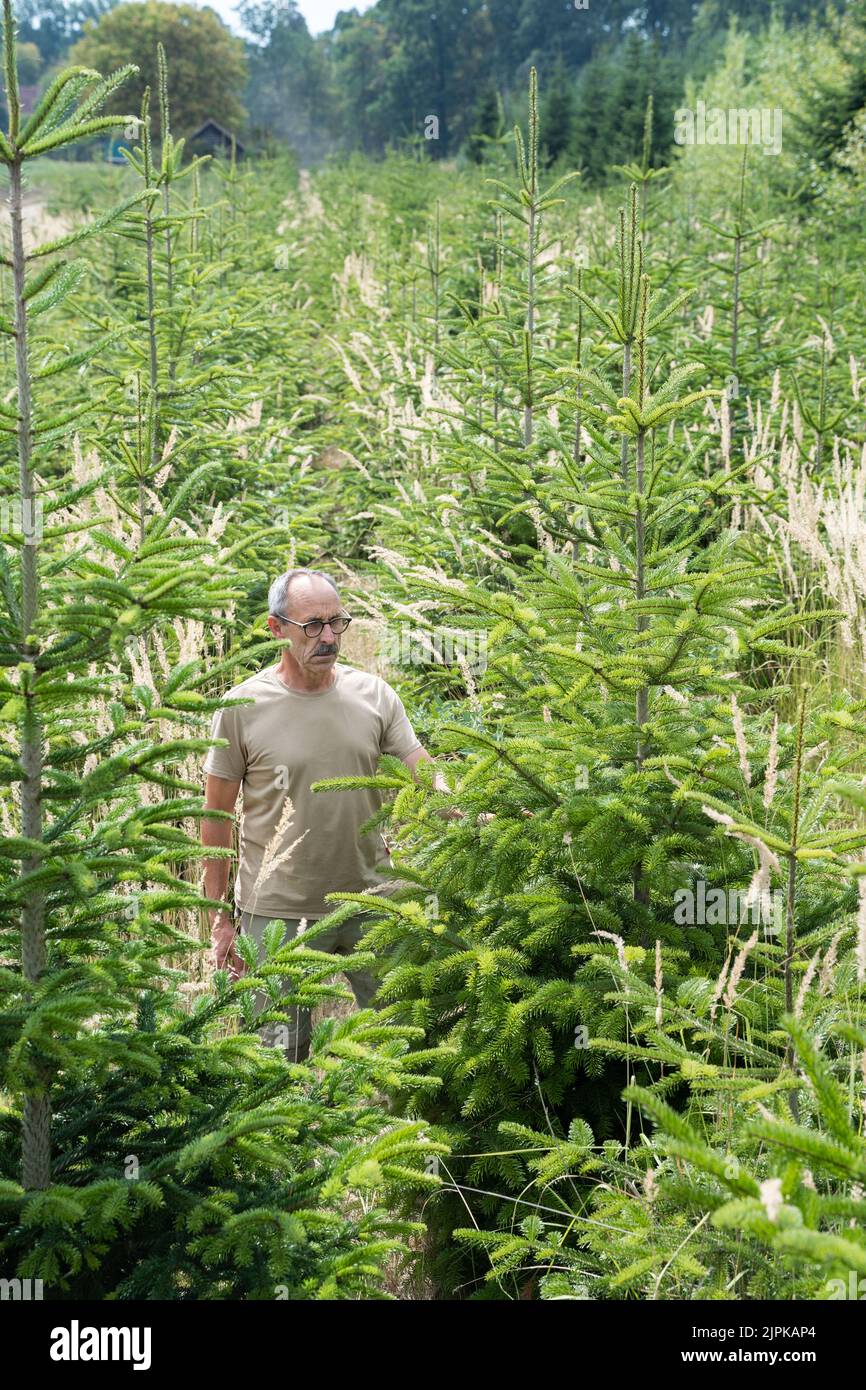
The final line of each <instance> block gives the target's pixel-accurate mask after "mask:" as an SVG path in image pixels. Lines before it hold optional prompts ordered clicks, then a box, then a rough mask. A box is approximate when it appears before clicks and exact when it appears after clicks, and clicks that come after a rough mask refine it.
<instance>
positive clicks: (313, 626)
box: [273, 613, 352, 637]
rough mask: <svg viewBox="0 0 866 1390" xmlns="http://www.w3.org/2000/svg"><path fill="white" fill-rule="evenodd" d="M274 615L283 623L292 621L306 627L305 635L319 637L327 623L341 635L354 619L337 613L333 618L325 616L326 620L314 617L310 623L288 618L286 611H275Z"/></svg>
mask: <svg viewBox="0 0 866 1390" xmlns="http://www.w3.org/2000/svg"><path fill="white" fill-rule="evenodd" d="M273 616H274V617H275V618H279V619H280V621H281V622H283V623H291V624H292V626H293V627H302V628H303V629H304V636H305V637H318V635H319V633H320V632H321V631H322V630H323V628H324V626H325V623H329V624H330V627H331V631H332V632H333V633H334V634H335V636H339V634H340V633H341V632H345V631H346V628H347V627H348V626H349V623H350V622H351V621H352V619H351V618H347V617H345V616H342V615H340V614H339V613H335V614H334V616H333V618H325V619H324V620H322V619H321V618H312V619H311V620H310V622H308V623H296V622H295V620H294V618H287V617H286V616H285V614H284V613H274V615H273Z"/></svg>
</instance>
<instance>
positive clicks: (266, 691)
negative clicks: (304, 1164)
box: [202, 569, 462, 1061]
mask: <svg viewBox="0 0 866 1390" xmlns="http://www.w3.org/2000/svg"><path fill="white" fill-rule="evenodd" d="M268 610H269V617H268V627H269V629H270V631H271V633H272V634H273V636H274V637H276V638H288V639H289V641H290V643H291V645H290V646H286V647H283V649H282V655H281V659H280V661H279V663H278V664H277V665H276V666H271V667H267V668H266V669H265V670H263V671H260V672H259V673H258V674H257V675H255V676H251V677H249V678H248V679H247V680H245V681H241V683H240V684H239V685H237V686H235V687H234V688H233V689H232V690H230V691H229V692H228V695H227V696H226V698H227V699H243V698H247V699H250V698H252V699H253V700H254V701H255V703H254V704H248V705H235V706H234V707H232V708H228V709H220V710H217V712H216V713H215V715H214V718H213V723H212V729H211V732H212V736H213V737H214V738H224V739H227V740H228V747H224V748H211V749H210V750H209V752H208V754H207V757H206V759H205V762H204V770H205V772H206V774H207V779H206V787H205V806H206V807H207V809H208V810H215V811H228V812H233V811H234V809H235V803H236V801H237V797H238V792H239V790H240V788H241V786H242V787H243V810H242V812H241V818H240V824H239V855H238V871H237V877H236V879H235V884H234V896H235V903H236V907H237V911H238V914H239V923H238V924H237V925H236V923H235V921H234V919H233V917H232V914H231V913H229V912H227V911H225V910H224V909H221V910H220V909H212V910H211V912H210V921H211V937H212V941H213V946H214V959H215V962H216V965H217V968H218V969H219V968H223V967H228V969H229V970H230V972H231V973H232V974H233V975H234V976H237V975H238V974H240V973H241V972H242V971H243V962H242V961H241V958H240V956H239V955H238V952H237V949H236V945H235V940H236V935H237V932H238V930H240V931H243V932H244V933H245V934H247V935H249V936H250V937H252V938H253V939H254V940H255V942H256V943H257V945H258V947H259V952H260V955H261V953H262V949H263V940H262V938H263V933H264V929H265V926H266V925H267V923H268V922H269V921H271V920H272V919H274V918H280V919H282V920H283V922H284V923H285V926H286V929H287V931H288V934H289V936H290V937H294V936H295V935H296V934H297V932H298V929H299V926H300V923H301V920H302V919H304V918H306V920H307V921H308V922H309V921H312V920H315V919H317V918H320V917H324V916H326V915H327V913H328V912H330V911H333V904H328V903H326V902H325V900H324V895H325V894H326V893H330V892H359V891H362V890H363V889H365V888H374V887H376V886H377V885H378V884H381V883H385V882H388V880H386V879H385V877H384V875H382V874H381V873H380V872H379V871H378V869H377V862H378V861H379V860H380V859H381V857H382V842H381V839H380V837H378V836H375V835H373V834H369V833H368V834H366V835H359V833H358V832H359V828H360V826H361V825H363V823H364V822H365V821H366V820H368V819H369V818H370V816H372V815H373V814H374V812H375V811H376V810H377V809H378V808H379V807H380V806H381V804H382V800H383V798H382V794H381V793H380V792H377V791H375V790H372V789H366V788H362V789H353V790H346V791H332V792H319V793H316V792H311V791H310V784H311V783H312V782H316V781H321V780H323V779H325V778H329V777H351V776H370V775H372V774H373V773H374V772H375V771H376V764H377V762H378V759H379V755H380V753H390V754H393V755H394V756H396V757H398V758H400V759H402V761H403V762H404V763H405V764H406V766H407V767H408V768H409V769H410V770H412V771H413V773H414V769H415V767H416V766H417V764H418V763H419V762H420V761H422V759H423V760H426V761H428V762H432V761H433V759H432V758H431V757H430V754H429V753H427V751H426V750H425V749H424V748H422V747H421V744H420V743H419V742H418V739H417V737H416V736H415V732H414V730H413V728H412V725H411V724H410V722H409V719H408V717H407V715H406V711H405V709H404V708H403V704H402V701H401V700H400V698H399V696H398V695H397V693H396V691H394V690H393V689H392V688H391V686H390V685H388V683H387V682H386V681H384V680H382V679H381V677H379V676H375V675H372V674H370V673H369V672H366V671H357V670H355V669H354V668H353V667H351V666H345V665H343V664H342V663H341V662H339V661H338V660H337V658H338V656H339V652H340V640H341V637H342V634H343V632H344V631H345V630H346V628H347V627H348V625H349V623H350V622H351V618H349V617H348V615H346V614H345V613H344V612H343V610H342V606H341V604H340V595H339V591H338V589H337V586H336V584H335V583H334V581H333V580H332V579H330V578H329V577H328V575H326V574H322V573H321V571H319V570H304V569H295V570H289V571H288V572H287V573H286V574H283V575H280V577H279V578H278V579H275V580H274V582H273V584H272V585H271V587H270V591H269V593H268ZM436 786H437V788H438V789H439V790H447V789H448V788H447V784H446V783H445V782H444V780H443V779H442V778H441V775H440V774H437V779H436ZM446 815H448V816H452V815H457V816H460V815H462V812H460V811H459V810H457V809H456V808H455V809H454V810H452V811H449V812H447V813H446ZM231 835H232V822H231V821H229V820H218V821H217V820H209V819H207V818H203V819H202V844H204V845H206V846H211V847H216V846H220V847H224V848H230V847H231ZM228 864H229V861H228V859H227V858H221V859H209V860H205V867H204V892H205V895H206V896H207V897H208V898H211V899H215V900H218V901H224V900H225V899H226V896H227V895H226V887H227V883H228ZM364 921H365V918H364V916H363V915H360V916H356V917H352V918H350V919H349V920H348V921H347V922H345V923H344V924H343V925H342V926H341V927H338V928H336V929H334V930H333V931H332V932H327V933H325V934H324V935H323V936H320V937H318V938H317V939H316V943H315V945H316V949H317V950H322V951H332V952H335V953H336V954H340V955H348V954H350V953H351V951H352V949H353V948H354V946H355V944H356V943H357V941H358V940H359V938H360V936H361V932H362V925H363V923H364ZM347 973H348V977H349V981H350V983H351V986H352V990H353V993H354V995H355V1000H356V1002H357V1004H358V1007H359V1008H365V1007H366V1006H367V1005H368V1004H369V1003H370V1000H371V998H372V996H373V994H374V993H375V991H376V981H375V979H374V978H373V976H372V975H371V974H370V973H369V972H368V971H352V972H347ZM257 1004H258V1007H259V1008H262V1007H263V1006H264V1004H265V999H264V997H263V996H257ZM288 1022H289V1026H288V1028H285V1027H283V1028H281V1033H282V1036H283V1038H284V1039H285V1046H286V1051H287V1054H288V1056H289V1057H290V1059H292V1060H296V1061H301V1060H303V1059H304V1058H305V1057H306V1056H307V1054H308V1052H309V1044H310V1031H311V1028H310V1016H309V1012H308V1011H307V1010H300V1011H299V1010H297V1009H294V1010H292V1012H291V1014H290V1016H289V1020H288ZM261 1036H262V1037H263V1038H264V1039H265V1041H267V1042H271V1041H272V1038H273V1033H272V1031H271V1029H270V1028H264V1029H262V1030H261Z"/></svg>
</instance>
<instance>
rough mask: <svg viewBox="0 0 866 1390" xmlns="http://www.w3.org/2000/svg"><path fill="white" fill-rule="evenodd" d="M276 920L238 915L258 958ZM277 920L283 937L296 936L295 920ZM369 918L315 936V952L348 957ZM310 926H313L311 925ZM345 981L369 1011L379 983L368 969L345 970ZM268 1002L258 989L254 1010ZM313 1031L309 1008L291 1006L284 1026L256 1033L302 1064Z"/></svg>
mask: <svg viewBox="0 0 866 1390" xmlns="http://www.w3.org/2000/svg"><path fill="white" fill-rule="evenodd" d="M274 919H275V914H273V913H272V914H271V915H270V916H267V917H259V916H257V915H253V914H250V913H249V912H242V913H241V914H240V928H241V931H242V932H243V934H244V936H249V937H251V938H252V939H253V941H255V943H256V945H257V947H258V951H259V959H260V960H261V959H262V957H263V955H264V946H263V936H264V930H265V927H266V926H267V924H268V922H272V921H274ZM277 920H280V921H282V923H283V926H284V927H285V931H286V935H287V936H288V937H289V938H290V939H292V938H294V937H295V936H297V934H298V927H299V926H300V920H299V918H297V917H283V918H279V919H277ZM369 920H370V919H369V917H368V916H366V915H362V916H360V917H349V918H348V919H347V921H345V922H343V924H342V926H339V927H334V928H333V929H332V930H331V931H326V932H323V933H322V934H321V935H320V936H317V937H316V939H315V941H314V942H313V947H314V949H315V950H317V951H329V952H331V953H332V954H334V955H338V956H350V955H351V954H352V952H353V950H354V948H355V946H356V944H357V943H358V942H359V941H360V939H361V934H362V931H363V929H364V927H365V926H366V924H367V923H368V922H369ZM310 925H311V926H312V925H313V923H312V922H310ZM344 973H345V975H346V978H347V979H348V981H349V984H350V985H351V987H352V993H353V994H354V996H355V1003H356V1004H357V1005H358V1008H359V1009H366V1008H369V1007H370V1005H371V1001H372V999H373V995H374V994H375V993H376V990H377V988H378V984H379V982H378V980H376V979H375V977H374V976H373V975H371V974H370V972H369V971H368V970H348V969H347V970H346V971H345V972H344ZM284 988H285V989H286V990H289V989H290V988H291V982H290V981H288V980H287V981H286V982H285V984H284ZM269 1002H270V1001H269V1000H268V998H267V995H265V994H264V993H263V992H262V991H261V990H257V991H256V994H255V1005H256V1009H257V1011H260V1010H262V1009H264V1008H267V1007H269ZM311 1032H312V1022H311V1015H310V1010H309V1009H299V1008H294V1007H290V1008H288V1009H287V1010H286V1021H285V1023H266V1024H264V1025H263V1027H261V1028H260V1029H259V1030H258V1033H259V1037H260V1038H261V1040H262V1042H263V1043H265V1045H266V1046H268V1047H278V1046H279V1047H282V1048H283V1049H284V1051H285V1053H286V1056H287V1057H288V1059H289V1061H290V1062H303V1061H304V1059H305V1058H306V1057H307V1056H308V1055H309V1051H310V1034H311Z"/></svg>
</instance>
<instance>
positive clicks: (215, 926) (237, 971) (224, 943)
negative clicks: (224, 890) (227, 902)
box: [210, 908, 246, 980]
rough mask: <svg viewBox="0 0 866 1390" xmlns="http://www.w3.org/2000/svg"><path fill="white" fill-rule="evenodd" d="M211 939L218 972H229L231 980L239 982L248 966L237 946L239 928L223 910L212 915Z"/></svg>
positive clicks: (215, 910)
mask: <svg viewBox="0 0 866 1390" xmlns="http://www.w3.org/2000/svg"><path fill="white" fill-rule="evenodd" d="M210 939H211V942H212V944H213V959H214V966H215V967H216V969H217V970H227V971H228V972H229V978H230V979H232V980H237V979H238V978H239V977H240V976H241V975H243V973H244V971H245V970H246V966H245V965H244V962H243V961H242V960H241V957H240V956H239V955H238V952H237V946H236V945H235V942H236V940H237V928H236V927H235V924H234V922H233V920H232V918H231V915H230V913H228V912H226V911H225V910H224V909H222V908H216V909H214V910H213V911H212V912H211V914H210Z"/></svg>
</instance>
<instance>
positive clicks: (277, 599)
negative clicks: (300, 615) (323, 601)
mask: <svg viewBox="0 0 866 1390" xmlns="http://www.w3.org/2000/svg"><path fill="white" fill-rule="evenodd" d="M302 575H303V576H305V577H306V578H307V579H324V580H325V582H326V583H327V584H330V586H331V588H332V589H333V590H334V593H335V594H336V595H337V598H339V597H340V590H339V589H338V588H337V586H336V584H335V583H334V581H333V579H332V578H331V576H330V575H329V574H324V573H323V571H322V570H304V569H300V570H286V573H285V574H281V575H280V576H279V578H278V579H275V580H274V582H273V584H272V585H271V587H270V588H269V589H268V612H269V613H271V614H273V616H274V617H276V616H277V614H279V613H285V611H286V606H287V604H288V602H289V590H290V589H291V586H292V582H293V580H295V579H299V578H300V577H301V576H302Z"/></svg>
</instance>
